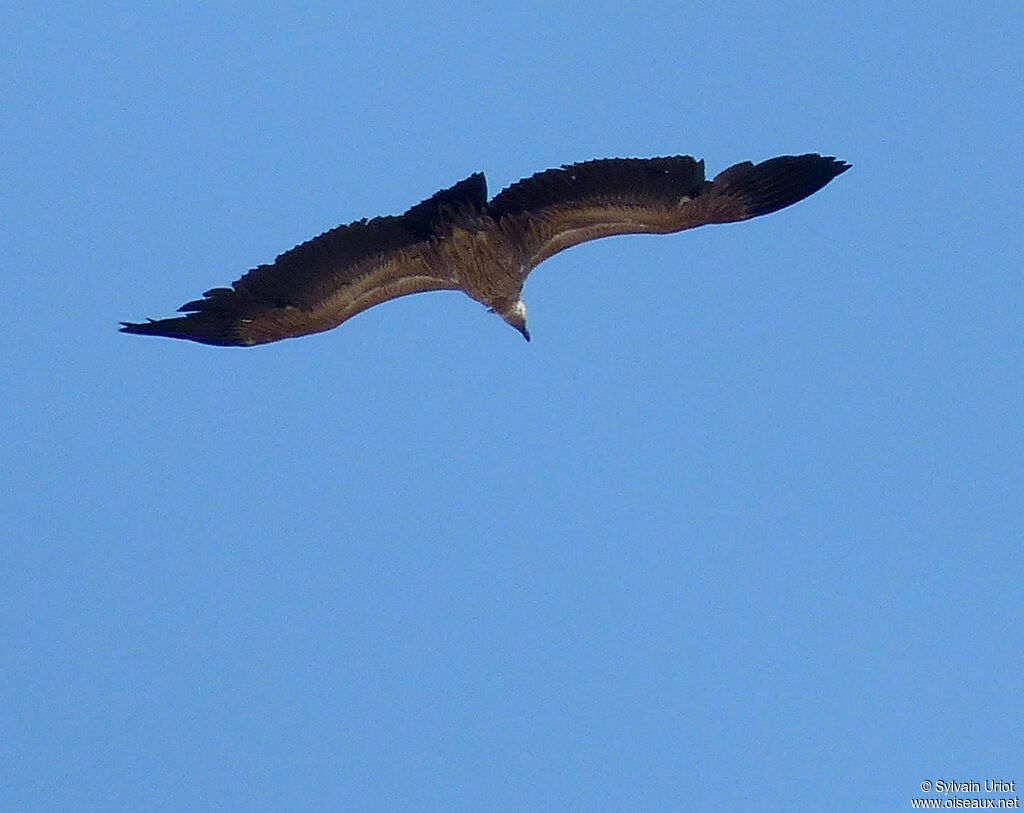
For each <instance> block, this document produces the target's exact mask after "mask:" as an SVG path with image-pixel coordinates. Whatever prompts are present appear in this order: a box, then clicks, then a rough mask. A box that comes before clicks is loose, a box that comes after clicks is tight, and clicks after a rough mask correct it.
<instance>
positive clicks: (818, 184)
mask: <svg viewBox="0 0 1024 813" xmlns="http://www.w3.org/2000/svg"><path fill="white" fill-rule="evenodd" d="M849 168H850V165H849V164H848V163H846V162H845V161H839V160H837V159H836V158H834V157H833V156H831V155H826V156H822V155H816V154H808V155H782V156H779V157H778V158H771V159H769V160H767V161H762V162H761V163H760V164H752V163H750V162H749V161H744V162H743V163H742V164H736V165H734V166H731V167H729V168H728V169H727V170H724V171H723V172H721V173H719V174H718V176H717V177H716V178H715V179H714V181H712V186H711V189H710V190H709V191H710V193H711V195H713V196H715V197H717V196H719V195H720V196H722V197H725V198H729V199H730V200H731V201H733V202H735V203H736V204H739V207H738V208H739V209H740V211H741V212H742V216H741V218H739V219H746V218H751V217H757V216H758V215H766V214H768V213H769V212H776V211H778V210H779V209H784V208H786V207H787V206H791V205H792V204H794V203H796V202H797V201H799V200H803V199H804V198H806V197H807V196H808V195H813V194H814V193H815V192H817V191H818V190H819V189H821V188H822V187H823V186H825V184H827V183H828V182H829V181H831V180H832V179H833V178H835V177H836V176H838V175H841V174H842V173H844V172H846V170H848V169H849Z"/></svg>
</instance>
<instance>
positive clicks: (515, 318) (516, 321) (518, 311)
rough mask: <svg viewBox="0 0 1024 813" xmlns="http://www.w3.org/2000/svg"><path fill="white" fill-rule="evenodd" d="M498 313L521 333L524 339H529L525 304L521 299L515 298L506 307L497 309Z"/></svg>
mask: <svg viewBox="0 0 1024 813" xmlns="http://www.w3.org/2000/svg"><path fill="white" fill-rule="evenodd" d="M498 315H499V316H501V318H502V319H504V320H505V321H506V322H508V323H509V324H510V325H512V327H514V328H515V329H516V330H518V331H519V332H520V333H522V334H523V338H524V339H526V341H530V331H529V330H527V329H526V304H525V303H524V302H523V300H521V299H517V300H516V301H515V302H513V303H512V304H511V305H510V306H509V307H508V308H505V309H504V310H500V311H498Z"/></svg>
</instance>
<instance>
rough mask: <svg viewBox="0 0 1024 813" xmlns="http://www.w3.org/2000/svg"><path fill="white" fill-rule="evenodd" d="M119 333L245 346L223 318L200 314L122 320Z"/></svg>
mask: <svg viewBox="0 0 1024 813" xmlns="http://www.w3.org/2000/svg"><path fill="white" fill-rule="evenodd" d="M120 324H121V326H120V327H119V328H118V332H119V333H128V334H131V335H134V336H162V337H164V338H167V339H185V340H187V341H191V342H199V343H200V344H212V345H217V346H220V347H245V346H247V345H248V342H245V341H243V340H242V338H241V337H240V336H239V335H238V330H237V329H236V328H233V327H232V325H231V324H230V323H227V322H224V321H223V320H214V319H204V318H200V317H199V315H198V314H190V315H188V316H182V317H176V318H172V319H147V320H146V321H145V322H121V323H120Z"/></svg>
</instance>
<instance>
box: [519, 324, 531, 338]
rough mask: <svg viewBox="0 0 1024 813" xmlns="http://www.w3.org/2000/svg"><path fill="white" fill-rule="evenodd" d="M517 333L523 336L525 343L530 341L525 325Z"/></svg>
mask: <svg viewBox="0 0 1024 813" xmlns="http://www.w3.org/2000/svg"><path fill="white" fill-rule="evenodd" d="M519 332H520V333H522V334H523V338H524V339H526V341H530V331H528V330H527V329H526V325H523V326H522V327H521V328H519Z"/></svg>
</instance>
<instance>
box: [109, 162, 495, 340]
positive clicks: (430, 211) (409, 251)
mask: <svg viewBox="0 0 1024 813" xmlns="http://www.w3.org/2000/svg"><path fill="white" fill-rule="evenodd" d="M486 200H487V186H486V182H485V180H484V176H483V174H482V173H479V172H478V173H475V174H473V175H471V176H470V177H468V178H466V179H465V180H463V181H460V182H459V183H457V184H455V185H454V186H452V187H450V188H448V189H443V190H441V191H440V192H438V193H436V194H435V195H433V196H432V197H430V198H428V199H427V200H425V201H423V202H422V203H419V204H417V205H416V206H413V207H412V208H411V209H409V211H407V212H406V213H405V214H403V215H398V216H388V217H376V218H374V219H373V220H369V221H367V220H360V221H356V222H355V223H350V224H349V225H347V226H338V227H337V228H335V229H331V230H330V231H328V232H325V233H324V234H321V235H320V236H319V237H314V238H313V239H312V240H309V241H307V242H305V243H302V244H300V245H298V246H296V247H295V248H293V249H291V250H290V251H286V252H285V253H284V254H281V255H280V256H279V257H278V258H277V259H276V260H275V261H274V262H273V263H271V264H268V265H261V266H258V267H257V268H254V269H252V270H251V271H249V272H248V273H247V274H246V275H245V276H243V277H242V278H241V279H238V280H236V281H235V282H233V283H232V284H231V287H230V288H213V289H212V290H209V291H207V292H206V293H205V294H203V297H202V298H201V299H195V300H193V301H191V302H186V303H185V304H184V305H182V306H181V307H180V308H179V309H178V310H179V311H180V312H183V313H185V314H186V315H185V316H179V317H173V318H170V319H160V320H157V321H152V320H151V321H148V322H142V323H132V322H125V323H122V328H121V330H122V331H123V332H125V333H139V334H145V335H151V336H169V337H172V338H177V339H189V340H191V341H196V342H202V343H204V344H217V345H252V344H262V343H264V342H272V341H276V340H278V339H284V338H288V337H290V336H302V335H305V334H308V333H318V332H320V331H323V330H329V329H331V328H333V327H336V326H338V325H340V324H341V323H342V322H344V321H345V320H346V319H348V318H350V317H352V316H354V315H355V314H357V313H359V312H360V311H363V310H366V309H367V308H369V307H371V306H372V305H376V304H378V303H380V302H385V301H387V300H389V299H395V298H397V297H400V296H405V295H406V294H414V293H420V292H422V291H439V290H451V289H455V288H457V287H458V286H457V285H456V284H454V283H453V282H451V281H450V280H447V279H444V278H441V277H439V276H438V275H437V274H436V273H435V272H433V271H432V270H431V268H430V267H429V265H428V263H427V262H426V260H425V258H424V248H425V247H426V245H427V242H428V241H429V240H430V237H431V236H432V235H433V233H434V230H435V228H436V227H437V225H438V224H439V223H442V222H444V221H445V220H446V219H448V218H450V217H451V215H452V212H453V211H456V210H460V209H462V208H464V207H471V208H472V209H473V210H474V211H480V210H481V209H482V208H483V206H484V205H485V202H486Z"/></svg>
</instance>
